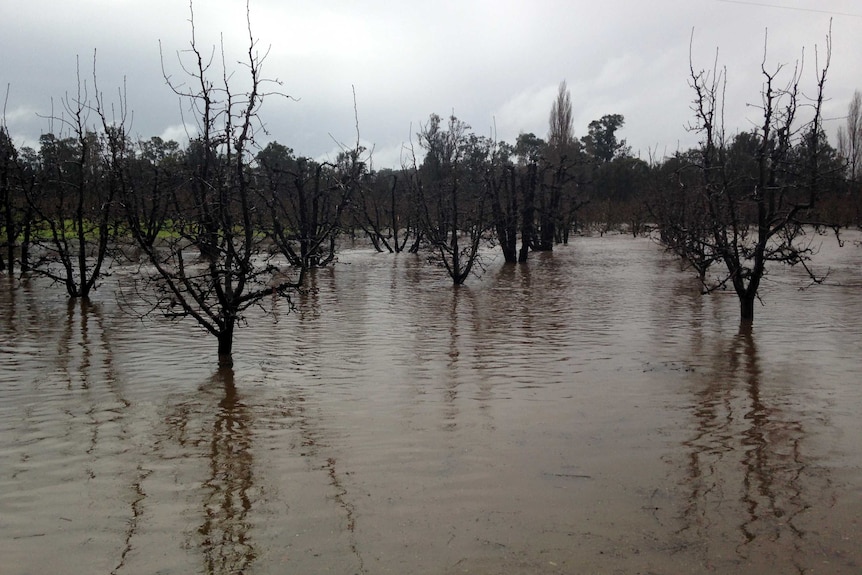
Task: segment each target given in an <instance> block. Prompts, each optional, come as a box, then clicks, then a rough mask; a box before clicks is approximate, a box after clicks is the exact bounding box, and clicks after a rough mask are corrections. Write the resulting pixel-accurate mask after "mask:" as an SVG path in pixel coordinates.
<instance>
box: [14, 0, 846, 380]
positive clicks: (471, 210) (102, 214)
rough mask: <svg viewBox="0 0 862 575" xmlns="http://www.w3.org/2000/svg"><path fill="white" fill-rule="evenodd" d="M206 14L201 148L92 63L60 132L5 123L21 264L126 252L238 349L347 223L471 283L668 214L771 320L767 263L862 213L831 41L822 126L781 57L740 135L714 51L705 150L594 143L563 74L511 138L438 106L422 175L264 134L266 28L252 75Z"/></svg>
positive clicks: (744, 304)
mask: <svg viewBox="0 0 862 575" xmlns="http://www.w3.org/2000/svg"><path fill="white" fill-rule="evenodd" d="M190 21H191V41H190V49H189V50H186V51H183V52H180V53H178V57H179V58H180V60H181V62H180V64H181V65H180V67H181V69H182V71H183V74H184V75H185V77H183V78H181V79H179V80H176V79H174V78H173V77H171V76H170V75H169V74H167V73H166V80H167V82H168V85H169V86H170V87H171V88H172V89H173V90H174V91H175V93H176V94H178V95H179V96H180V97H181V98H182V99H183V100H184V101H186V102H187V103H188V106H189V109H190V110H192V111H193V112H194V116H195V120H196V122H197V131H196V132H195V133H194V134H192V135H191V137H190V140H189V142H188V144H187V145H186V146H185V147H182V146H180V145H179V144H178V143H177V142H174V141H165V140H163V139H161V138H158V137H152V138H150V139H148V140H135V139H132V138H130V137H129V135H128V134H127V131H126V130H127V122H126V111H125V95H124V94H123V92H122V91H121V92H120V96H119V101H118V102H114V103H112V104H110V105H109V104H108V103H106V101H105V100H104V97H103V96H102V94H101V92H99V91H98V86H97V82H96V80H97V78H96V74H95V71H94V73H93V77H92V82H91V83H90V85H91V86H92V89H93V93H92V94H88V91H87V86H88V82H85V81H83V80H81V79H80V77H81V74H80V72H79V83H78V89H77V91H76V93H75V95H74V96H67V97H66V98H65V99H64V100H63V101H62V104H63V113H62V114H61V115H60V116H58V117H55V118H53V120H54V122H55V123H56V124H58V125H59V128H60V129H59V130H58V131H57V132H56V133H55V132H53V131H51V132H49V133H46V134H44V135H42V137H41V138H40V140H39V149H38V150H34V149H31V148H28V147H20V148H19V147H16V146H15V144H14V142H12V140H11V139H10V137H9V135H8V132H7V130H6V128H5V125H4V126H0V247H2V250H0V270H6V272H7V273H8V274H9V275H10V276H11V275H12V274H13V272H14V269H15V267H16V266H17V268H18V271H19V272H20V273H21V274H36V275H42V276H45V277H47V278H50V279H51V280H53V281H54V282H56V283H58V284H60V285H63V286H64V287H65V289H66V292H67V293H68V295H69V296H70V297H72V298H82V299H86V298H88V297H89V295H90V294H91V292H92V291H93V290H95V289H96V288H97V287H98V285H99V283H100V281H101V280H102V279H103V278H104V277H105V275H106V274H107V273H109V268H110V266H111V265H114V264H115V263H117V262H141V263H142V265H141V270H142V271H141V273H140V274H139V276H140V278H139V282H138V285H136V286H135V292H136V294H137V295H138V296H139V297H140V300H141V302H144V304H145V307H144V309H145V312H143V314H142V315H146V314H147V313H153V312H157V313H162V314H164V315H167V316H169V317H176V318H184V317H191V318H194V320H195V321H196V322H197V323H198V324H199V325H201V326H202V327H203V328H204V329H206V330H207V331H209V332H210V333H212V334H213V335H214V336H215V337H216V338H217V340H218V342H219V357H220V358H221V360H222V361H223V362H224V363H229V362H230V357H231V350H232V342H233V334H234V329H235V328H236V327H237V325H240V324H241V323H242V322H243V321H244V311H245V310H247V309H248V308H249V307H250V306H254V305H260V304H261V303H262V302H264V301H266V298H268V297H273V296H283V297H286V298H288V299H289V297H290V294H291V293H294V292H295V291H296V290H298V289H302V286H303V277H304V273H305V271H306V270H308V269H310V268H314V267H321V266H326V265H328V264H330V263H331V262H333V261H334V259H335V257H336V253H337V249H338V245H339V242H338V241H337V240H338V238H339V236H341V235H346V236H350V237H351V238H353V239H355V240H359V239H360V238H365V239H366V240H367V241H368V242H369V245H370V246H372V247H373V249H375V250H377V251H380V252H392V253H396V252H404V251H406V252H411V253H422V254H425V255H426V256H427V257H428V259H429V261H431V262H433V263H435V264H438V265H440V266H441V267H442V268H444V269H445V270H446V272H447V273H448V275H449V277H450V278H451V280H452V283H453V284H454V285H460V284H462V283H464V282H465V281H466V280H467V279H468V278H469V277H470V275H471V274H472V273H474V272H475V271H476V270H477V268H481V266H482V260H481V255H480V254H481V252H482V250H481V249H480V248H482V247H483V246H488V245H493V246H499V247H500V251H501V252H502V255H503V257H504V259H505V261H506V262H507V263H512V264H515V263H519V262H520V263H521V264H523V263H525V262H527V261H528V259H529V254H530V253H531V252H536V251H552V250H553V249H554V247H555V246H556V245H560V244H566V243H567V242H568V241H569V240H570V238H571V236H572V234H574V233H582V232H595V233H607V232H610V231H620V232H626V233H631V234H633V235H638V234H646V233H652V232H653V231H656V230H657V237H658V238H659V240H660V241H661V242H662V243H663V244H664V245H666V246H667V247H668V248H669V249H670V250H672V251H674V252H675V253H676V254H678V255H679V256H680V258H682V259H683V260H684V261H686V262H688V263H689V264H690V265H691V266H692V267H693V268H694V269H695V270H696V271H697V274H698V276H699V277H700V278H701V280H702V282H703V284H704V286H705V289H706V290H707V291H708V290H712V289H718V288H721V287H724V286H726V285H732V286H733V287H734V289H735V290H736V292H737V294H738V295H739V297H740V302H741V317H743V319H750V318H751V317H752V316H753V302H754V301H755V299H756V296H757V291H758V284H759V281H760V279H761V278H762V276H763V274H764V273H765V270H766V264H767V263H768V262H770V261H779V262H784V263H789V264H796V263H803V264H804V262H805V261H806V260H807V258H808V256H809V255H810V250H809V248H807V247H806V244H804V243H800V240H801V238H803V236H804V234H805V230H806V226H807V227H814V228H823V227H827V226H833V227H834V226H837V227H843V226H851V225H853V226H859V225H860V224H862V201H860V200H862V196H860V190H859V182H858V177H859V170H860V167H859V166H860V163H859V158H860V156H862V128H860V126H862V111H860V103H859V100H860V98H859V94H858V93H857V94H856V96H855V97H854V99H853V103H852V104H851V107H850V113H849V118H848V120H847V125H846V128H843V129H842V130H841V132H840V134H839V146H838V149H835V148H832V147H831V146H830V144H829V142H828V140H827V138H826V136H825V134H824V132H823V129H822V125H821V122H822V116H821V114H822V110H821V108H822V101H823V90H824V83H825V78H826V70H827V69H828V57H827V63H826V65H825V66H823V68H822V70H821V73H820V74H819V75H818V77H817V85H816V90H815V93H816V96H815V97H814V98H813V100H812V101H810V102H806V105H807V106H808V107H807V108H806V109H810V110H813V112H812V113H811V114H809V118H808V119H807V120H806V121H804V122H800V120H799V118H798V114H799V113H800V112H801V111H802V104H801V100H802V93H801V91H800V89H799V73H798V71H795V72H793V74H792V77H791V80H790V81H789V83H788V82H785V83H782V84H780V88H779V84H778V74H779V72H780V71H782V68H781V67H778V68H777V69H776V70H772V71H770V70H768V69H767V68H766V67H765V65H764V68H763V78H764V85H765V87H764V91H763V102H762V104H763V105H762V111H763V122H762V124H761V125H760V126H758V127H757V128H756V129H753V130H751V131H747V132H740V133H737V134H734V135H732V136H727V135H726V134H724V132H723V122H722V118H721V117H720V112H721V109H722V102H721V95H722V94H723V86H722V82H723V79H724V76H723V73H722V72H721V71H719V70H717V69H716V70H712V71H710V72H698V71H696V70H695V68H694V67H693V66H692V69H691V71H690V83H691V86H692V89H693V91H694V93H695V99H694V104H693V111H694V116H695V120H694V122H693V126H692V129H693V130H695V131H696V132H697V133H698V134H700V135H701V144H700V145H699V146H698V147H696V148H693V149H691V150H686V151H679V152H677V153H675V154H673V155H672V156H671V157H668V158H663V159H661V160H652V161H650V162H647V161H644V160H642V159H640V158H637V157H635V156H633V155H632V153H631V150H630V148H629V147H628V146H627V145H626V142H625V140H623V139H620V132H621V130H622V129H623V127H624V125H625V119H624V118H623V116H622V115H619V114H609V115H605V116H603V117H601V118H599V119H597V120H595V121H593V122H591V123H590V124H589V126H588V127H587V131H586V134H585V135H584V136H582V137H581V138H576V137H575V135H574V126H573V112H572V105H573V104H572V101H571V95H570V92H569V90H568V88H567V86H566V84H565V82H563V83H561V84H560V86H559V90H558V94H557V97H556V99H555V100H554V102H553V103H552V105H551V110H550V114H549V130H548V133H547V137H546V139H542V138H540V137H538V136H536V135H535V134H532V133H529V134H521V135H519V136H518V138H517V140H516V141H515V142H514V143H507V142H502V141H497V140H495V139H493V138H489V137H486V136H479V135H477V134H475V133H474V132H473V131H472V130H471V128H470V126H468V125H467V124H465V123H464V122H463V121H461V120H460V119H458V118H457V117H456V116H454V114H453V115H451V116H449V117H448V118H444V117H441V116H439V115H436V114H431V115H430V117H429V119H428V121H427V122H426V123H425V124H423V125H421V126H420V129H419V130H418V133H417V134H416V136H415V140H414V141H413V142H411V144H410V145H409V146H408V148H407V150H408V153H407V154H406V159H405V160H404V162H403V165H402V166H401V167H400V169H379V170H374V169H372V168H371V161H370V160H371V158H370V156H369V154H368V152H367V150H365V149H364V148H362V147H361V146H360V145H359V143H358V141H359V138H358V134H357V142H356V144H355V145H354V146H352V147H348V146H344V147H343V150H342V152H341V153H340V154H339V155H338V157H337V158H336V159H335V160H334V161H332V162H325V161H317V160H314V159H311V158H307V157H302V156H300V155H297V154H295V153H294V151H293V150H292V149H290V148H289V147H287V146H285V145H283V144H280V143H278V142H276V141H269V143H266V144H265V145H259V144H258V138H259V136H260V135H261V134H262V124H261V122H260V119H259V111H260V106H261V104H262V102H263V100H264V98H265V97H281V96H283V94H282V93H281V92H280V85H279V84H278V83H277V82H273V81H270V80H268V79H266V78H265V77H264V76H263V75H262V71H261V70H262V64H263V62H264V60H265V55H263V56H261V55H260V54H258V53H257V51H256V45H257V44H256V41H255V40H254V38H253V37H252V36H251V27H250V25H249V39H248V41H249V50H248V53H247V55H246V59H245V62H244V68H243V69H244V71H245V74H246V76H245V79H244V81H245V83H244V85H239V86H238V85H237V84H236V82H237V80H236V79H235V78H234V77H233V75H232V74H230V73H228V71H227V70H225V69H224V64H223V63H222V66H221V67H219V66H217V65H216V64H217V62H216V61H214V60H213V58H212V57H208V56H207V54H208V52H205V51H202V50H200V49H199V48H198V46H197V45H196V43H195V34H194V25H195V24H194V13H193V11H192V18H191V19H190ZM94 61H95V58H94ZM223 61H224V58H223V57H222V62H223ZM94 64H95V62H94ZM94 68H95V66H94ZM232 82H233V83H232ZM268 139H269V138H268ZM719 266H723V269H724V270H725V271H724V273H720V274H718V275H717V277H716V278H714V279H710V277H711V276H710V272H711V270H715V269H717V268H718V267H719ZM144 270H147V271H144Z"/></svg>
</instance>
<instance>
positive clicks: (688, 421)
mask: <svg viewBox="0 0 862 575" xmlns="http://www.w3.org/2000/svg"><path fill="white" fill-rule="evenodd" d="M854 238H855V239H857V240H858V239H860V238H859V237H858V236H853V237H851V238H848V239H850V240H851V241H850V242H848V243H847V245H846V246H845V247H843V248H838V247H837V246H836V245H835V243H834V240H832V239H830V238H823V243H824V246H823V248H822V250H821V253H820V254H819V255H818V257H817V260H815V262H816V265H817V266H818V268H819V269H821V270H825V269H829V270H830V275H829V278H828V281H827V283H826V284H824V285H819V286H815V287H812V288H810V289H806V290H799V289H798V288H799V287H800V286H805V285H807V283H808V282H807V281H806V280H805V278H804V277H803V276H802V275H801V274H800V273H799V272H798V271H796V270H780V269H778V270H775V271H774V272H773V273H772V274H771V275H770V276H769V279H768V281H766V282H765V287H764V290H763V294H762V295H763V304H764V305H763V306H758V307H757V309H756V311H755V314H756V317H755V324H754V326H753V328H751V329H748V330H746V329H740V326H739V321H738V312H737V309H738V308H737V302H736V298H735V296H734V295H732V294H730V293H717V294H713V295H710V296H701V295H700V294H699V291H698V286H697V283H696V282H695V281H693V279H692V276H691V274H690V273H689V272H684V271H680V269H679V265H678V263H677V262H676V261H675V260H673V259H672V258H670V257H669V256H667V255H666V254H665V253H663V252H662V250H661V248H659V247H658V246H657V245H655V244H654V243H652V242H651V241H649V240H647V239H632V238H629V237H623V236H614V237H604V238H577V239H575V240H574V242H573V243H572V245H570V246H568V247H562V248H559V249H558V250H557V251H555V252H554V253H553V254H533V257H532V259H531V261H530V262H529V264H528V265H526V266H517V267H516V266H504V265H503V264H502V262H501V261H500V259H497V260H489V261H488V263H487V269H486V271H485V273H484V275H483V276H482V278H481V279H471V280H469V281H468V284H467V285H466V286H463V287H462V288H458V289H453V288H452V286H451V285H450V284H449V281H448V278H447V277H446V276H445V273H443V272H441V271H440V270H436V269H433V268H431V267H429V266H428V265H427V264H426V263H425V262H424V261H423V260H422V258H421V257H417V256H411V255H407V254H401V255H397V256H393V255H388V254H386V255H384V254H374V253H372V252H371V251H368V250H347V251H345V252H343V253H342V255H341V257H340V262H339V263H338V264H336V265H335V266H334V267H333V268H331V269H323V270H318V271H316V272H315V273H314V274H312V276H311V278H310V281H311V284H312V286H313V287H314V289H313V290H311V291H310V292H309V293H308V294H306V295H303V296H302V297H299V298H298V299H297V304H298V307H299V313H291V314H286V313H283V312H285V311H286V310H285V309H283V307H282V309H279V308H277V309H276V310H275V313H274V314H272V315H263V314H260V315H259V316H258V317H255V318H252V320H251V321H250V325H249V326H248V327H245V328H243V329H241V330H240V331H239V332H238V335H237V343H236V345H235V366H234V369H233V370H232V371H219V370H218V369H217V368H216V361H215V359H216V353H215V351H216V349H215V340H214V339H213V338H211V337H210V336H208V335H206V334H204V333H202V332H200V331H198V330H197V328H196V327H195V326H194V325H193V324H190V323H180V324H171V323H168V322H166V321H162V320H153V321H147V322H143V323H142V322H141V321H139V320H137V319H135V318H134V317H132V316H131V315H129V314H128V313H126V312H125V311H124V310H123V309H121V308H119V307H118V306H117V304H116V298H115V294H114V288H113V287H111V285H107V284H106V285H105V286H103V288H102V289H100V290H99V292H97V294H96V296H95V298H94V301H93V303H91V304H88V305H82V304H81V303H75V302H73V303H68V301H67V299H66V297H65V296H64V292H63V291H62V290H61V289H59V288H56V287H49V286H48V284H46V283H43V282H42V281H35V280H33V281H30V282H18V281H17V280H13V281H7V278H5V277H3V278H0V280H2V281H3V282H4V283H3V285H2V288H0V400H2V401H0V573H2V574H3V575H7V574H8V575H24V574H33V575H37V574H38V575H42V574H46V573H51V574H66V573H70V574H71V573H112V574H118V575H119V574H142V575H143V574H148V575H151V574H177V575H179V574H183V575H184V574H189V573H205V574H237V573H243V574H247V575H250V574H284V573H309V574H319V573H333V574H354V573H356V574H365V573H367V574H377V573H393V574H405V573H411V574H426V573H427V574H455V573H474V574H497V573H506V574H519V573H524V574H527V573H530V574H532V573H574V574H579V573H608V574H611V573H614V574H615V573H620V574H634V573H642V574H646V573H654V574H679V573H750V574H761V573H781V574H785V573H829V574H844V573H846V574H850V573H853V574H858V573H860V572H862V525H860V521H862V415H860V414H862V383H860V382H862V379H860V367H862V248H860V247H858V246H854V245H852V240H853V239H854ZM123 274H124V270H122V269H117V270H115V273H114V275H113V276H112V278H111V279H110V281H112V282H122V281H123V280H122V278H123Z"/></svg>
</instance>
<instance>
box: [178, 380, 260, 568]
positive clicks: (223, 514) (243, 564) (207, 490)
mask: <svg viewBox="0 0 862 575" xmlns="http://www.w3.org/2000/svg"><path fill="white" fill-rule="evenodd" d="M214 402H217V403H216V404H215V405H213V403H214ZM213 414H214V415H213ZM166 422H167V423H168V425H169V427H170V436H171V438H172V439H173V440H174V441H176V442H177V443H178V444H179V446H180V447H181V448H182V450H183V454H182V455H180V457H181V458H182V460H188V458H189V456H190V455H191V456H194V458H195V459H196V458H201V459H202V460H203V461H204V463H205V469H206V474H205V476H204V478H203V480H202V481H201V483H200V485H201V488H202V495H201V497H200V499H199V500H198V501H199V503H198V504H201V515H202V519H203V521H202V523H200V524H199V525H198V526H197V528H196V530H195V533H194V535H193V537H192V541H191V542H190V544H191V545H192V546H198V547H200V551H201V553H202V554H203V559H204V565H205V572H206V573H208V574H211V575H214V574H227V573H244V572H246V571H247V570H248V569H249V568H250V566H251V564H252V563H253V561H254V559H255V556H256V553H255V547H254V544H253V542H252V539H251V536H250V531H251V523H250V521H249V514H250V512H251V510H252V503H253V488H254V471H253V466H254V458H253V455H252V450H251V447H252V440H253V437H252V425H251V424H252V415H251V410H250V409H249V408H248V407H247V406H246V405H245V404H244V403H243V401H242V399H241V397H240V395H239V393H238V392H237V388H236V385H235V382H234V372H233V369H232V368H230V367H221V368H219V370H218V371H217V372H216V373H214V374H213V376H212V377H211V378H210V379H209V380H208V381H207V383H206V385H204V386H203V387H201V388H200V389H199V390H198V393H196V394H195V396H194V397H193V398H191V399H189V400H188V401H184V402H180V403H178V404H175V405H174V406H173V407H172V412H171V414H170V415H169V416H168V417H167V418H166ZM161 449H162V450H164V449H166V446H162V447H161ZM163 457H166V458H169V459H171V460H175V457H176V456H174V455H170V454H169V453H168V452H166V453H164V454H163ZM178 463H179V462H178ZM177 472H178V473H181V471H179V470H178V471H177Z"/></svg>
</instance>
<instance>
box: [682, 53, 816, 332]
mask: <svg viewBox="0 0 862 575" xmlns="http://www.w3.org/2000/svg"><path fill="white" fill-rule="evenodd" d="M830 56H831V36H827V39H826V54H825V59H824V62H822V68H821V67H820V65H821V62H819V61H817V58H816V57H815V67H817V70H816V72H817V73H816V76H815V86H814V90H813V91H812V94H813V96H812V97H811V98H805V97H804V96H803V93H802V90H801V88H800V82H801V76H802V71H803V69H804V66H803V64H804V59H803V60H802V61H800V62H799V63H798V64H797V65H796V66H795V67H793V68H792V69H790V70H789V78H787V79H785V80H783V81H782V73H784V72H787V70H786V68H785V66H782V65H779V66H776V67H774V68H769V67H767V63H766V48H765V47H764V58H763V61H762V64H761V77H762V79H763V88H762V90H761V97H762V99H761V103H760V105H759V106H757V107H759V109H760V111H761V114H762V116H761V121H760V124H759V126H758V128H757V129H756V130H755V131H754V132H753V133H752V134H750V136H749V137H747V138H746V140H745V141H746V142H748V143H750V144H751V145H750V146H748V147H747V148H746V147H741V150H743V151H744V150H746V149H747V150H748V152H747V153H743V154H742V159H745V160H747V161H748V163H749V164H750V166H751V169H750V170H738V169H734V167H733V163H732V159H733V158H731V157H730V154H729V151H731V148H729V146H728V145H727V142H726V140H725V137H724V129H723V117H722V113H723V97H724V91H723V86H724V83H723V73H721V72H718V71H717V66H715V67H713V70H712V71H709V72H708V71H703V70H701V71H696V70H695V68H694V65H693V64H692V65H691V66H690V84H691V87H692V89H693V90H694V93H695V98H694V103H693V107H692V109H693V111H694V115H695V122H694V125H693V126H692V130H694V131H695V132H696V133H698V134H700V136H701V145H700V148H699V150H698V152H699V154H698V159H697V161H698V170H699V174H700V181H699V183H698V189H697V192H698V193H699V194H701V196H702V197H701V200H700V202H702V205H703V207H704V209H705V210H706V213H707V214H708V220H707V224H708V231H707V233H706V234H702V232H703V230H702V229H698V231H697V233H698V237H697V238H694V241H691V242H689V243H690V245H694V246H697V249H698V250H701V251H702V252H703V253H707V254H709V255H710V257H713V258H714V259H715V261H720V262H722V263H723V264H724V268H725V269H724V273H722V274H719V275H718V277H717V278H716V279H715V281H714V282H713V283H712V285H710V286H708V289H710V290H712V289H718V288H722V287H724V286H726V285H728V284H729V285H731V286H733V289H734V291H735V292H736V295H737V296H738V298H739V302H740V317H741V320H742V321H743V322H751V321H752V320H753V319H754V302H755V301H756V300H757V298H758V293H759V289H760V284H761V281H762V279H763V278H764V276H765V275H766V274H767V271H768V269H767V266H768V264H769V263H772V262H777V263H783V264H788V265H797V264H801V265H803V266H804V267H805V268H806V270H808V271H809V273H810V274H811V277H812V279H813V280H815V281H819V278H817V277H816V276H815V275H814V274H813V273H812V272H811V270H810V268H808V266H807V262H808V260H809V259H810V256H811V255H812V248H811V242H810V239H808V238H806V234H807V233H808V232H807V230H806V227H805V223H806V218H807V215H808V214H809V211H810V210H811V209H812V208H813V207H814V206H815V204H816V202H817V200H818V198H819V196H820V193H821V188H822V179H823V175H824V174H823V166H822V163H823V152H824V147H825V136H824V135H823V131H822V127H821V122H822V107H823V98H824V88H825V84H826V74H827V71H828V69H829V61H830ZM806 112H807V114H808V115H807V118H803V117H801V116H802V114H804V113H806ZM737 160H738V159H737ZM685 230H686V228H685V227H681V228H680V231H682V232H685ZM666 231H667V230H665V232H666ZM701 234H702V235H701ZM688 239H691V238H688ZM688 239H686V240H684V241H682V242H681V243H680V244H679V246H681V247H682V249H683V250H685V249H686V248H685V246H686V245H689V243H687V240H688Z"/></svg>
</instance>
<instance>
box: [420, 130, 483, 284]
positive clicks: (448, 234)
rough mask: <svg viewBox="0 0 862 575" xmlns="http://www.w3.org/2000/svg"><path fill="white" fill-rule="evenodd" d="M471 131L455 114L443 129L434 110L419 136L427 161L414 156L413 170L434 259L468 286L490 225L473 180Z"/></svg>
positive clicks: (455, 280)
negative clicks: (420, 163) (468, 156)
mask: <svg viewBox="0 0 862 575" xmlns="http://www.w3.org/2000/svg"><path fill="white" fill-rule="evenodd" d="M469 129H470V126H468V125H467V124H466V123H464V122H462V121H461V120H459V119H458V118H456V117H455V116H454V115H453V116H450V117H449V121H448V123H447V125H446V126H445V128H444V127H443V126H442V125H441V118H440V116H438V115H436V114H432V115H431V117H430V119H429V121H428V123H427V124H425V125H424V126H423V127H422V129H421V130H420V132H419V134H418V138H419V145H420V146H421V147H422V149H423V150H424V152H425V157H424V159H423V161H422V165H421V167H420V166H419V165H418V164H417V160H416V158H415V156H414V157H413V167H412V169H410V170H409V172H408V173H409V174H410V177H411V186H412V187H413V190H414V196H415V198H416V202H417V204H416V205H417V209H418V210H419V212H420V215H419V221H420V226H421V230H422V231H421V234H422V237H423V238H424V239H425V241H426V242H427V244H428V245H429V246H430V248H431V252H432V257H431V259H432V261H433V262H435V263H438V264H439V265H441V266H443V267H445V268H446V271H447V272H448V274H449V277H451V278H452V281H453V283H454V284H455V285H461V284H463V283H464V282H465V281H466V279H467V278H468V277H469V276H470V273H471V272H472V271H473V268H474V266H475V265H476V264H477V263H478V261H479V246H480V245H481V243H482V239H483V238H484V233H485V231H486V229H487V222H486V214H485V200H486V195H485V194H483V193H482V192H481V191H480V189H477V188H476V187H475V186H473V185H471V184H472V182H470V181H469V174H468V169H467V154H468V151H469V145H470V142H471V140H470V134H469V132H468V131H469Z"/></svg>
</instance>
